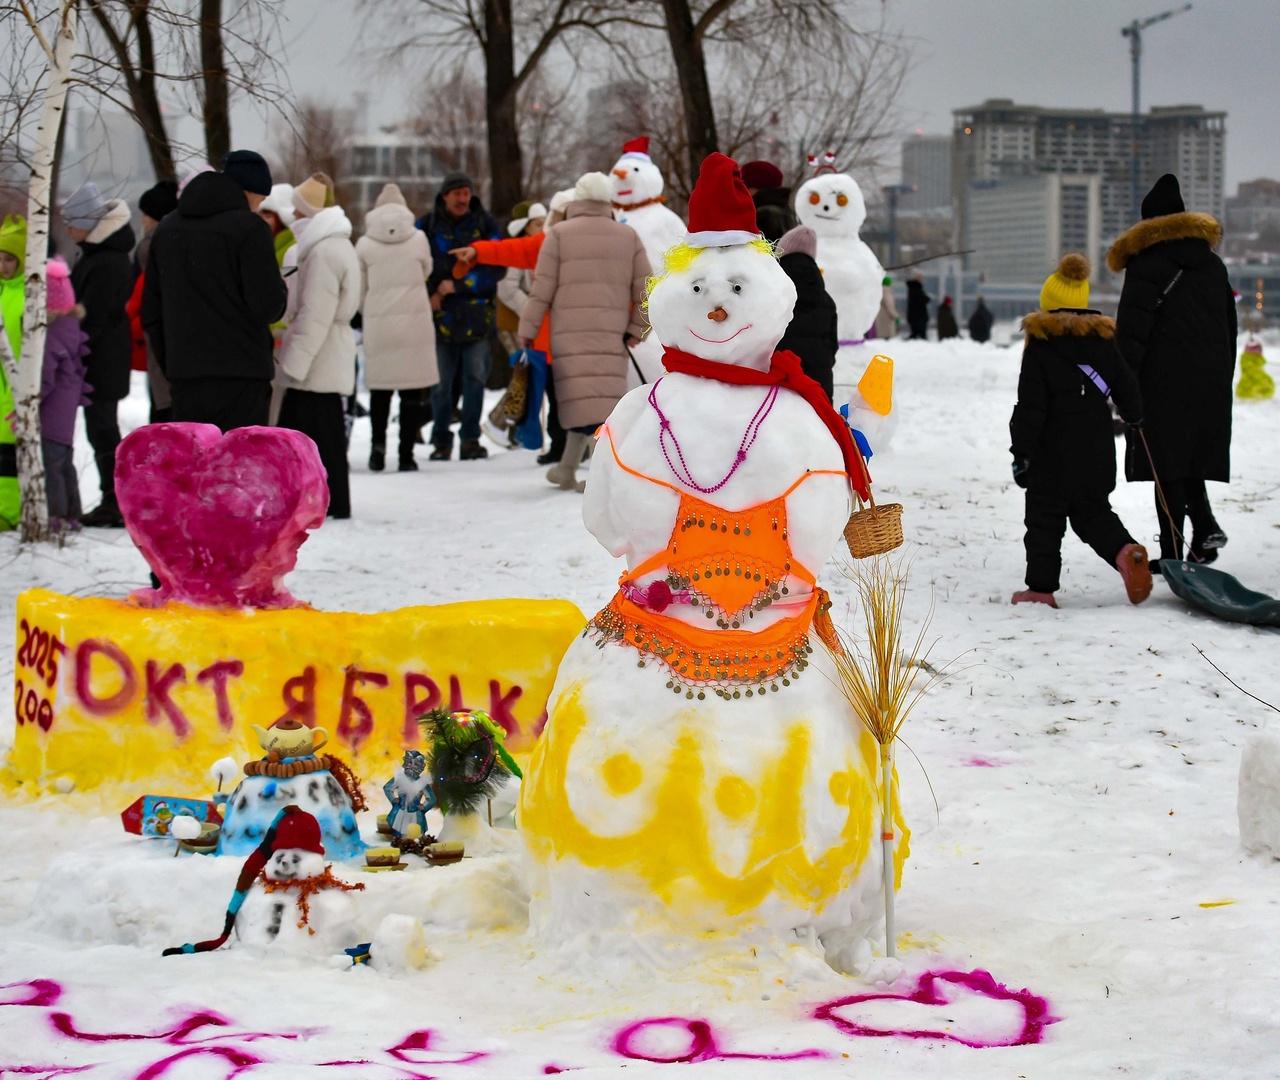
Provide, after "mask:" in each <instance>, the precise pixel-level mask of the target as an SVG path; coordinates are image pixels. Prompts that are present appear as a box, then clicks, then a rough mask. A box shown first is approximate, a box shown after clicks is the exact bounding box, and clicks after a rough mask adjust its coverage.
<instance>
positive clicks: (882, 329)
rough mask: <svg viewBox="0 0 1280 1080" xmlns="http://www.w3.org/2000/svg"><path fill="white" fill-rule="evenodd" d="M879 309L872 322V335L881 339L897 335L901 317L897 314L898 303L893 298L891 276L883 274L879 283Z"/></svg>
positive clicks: (884, 339) (885, 339)
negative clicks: (882, 278)
mask: <svg viewBox="0 0 1280 1080" xmlns="http://www.w3.org/2000/svg"><path fill="white" fill-rule="evenodd" d="M880 289H881V292H880V310H879V311H878V312H876V321H875V323H873V324H872V330H873V331H874V336H875V337H877V338H879V339H880V340H881V341H889V340H890V339H891V338H896V337H897V336H898V330H899V329H900V328H901V326H902V319H901V317H900V316H899V315H898V305H897V303H896V302H895V301H894V299H893V278H891V277H890V276H889V275H888V274H885V276H884V281H882V282H881V283H880Z"/></svg>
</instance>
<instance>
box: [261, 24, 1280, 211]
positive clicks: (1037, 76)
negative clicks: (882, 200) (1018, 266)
mask: <svg viewBox="0 0 1280 1080" xmlns="http://www.w3.org/2000/svg"><path fill="white" fill-rule="evenodd" d="M867 2H868V0H856V2H854V3H853V4H852V6H853V8H854V10H855V11H856V10H857V7H858V4H859V3H861V4H864V5H865V4H866V3H867ZM871 2H874V0H871ZM887 3H888V10H889V13H890V19H891V21H892V22H893V23H894V24H895V25H896V26H897V27H898V28H899V29H900V30H901V31H902V32H903V33H905V34H907V35H909V36H910V39H911V43H912V45H913V47H914V52H915V62H914V64H913V67H912V70H911V73H910V75H909V76H908V79H907V83H906V87H905V90H904V93H903V100H902V121H903V133H904V134H907V133H909V132H911V131H913V130H916V129H919V130H923V131H926V132H946V131H950V130H951V110H952V109H954V108H958V107H961V106H964V105H975V104H977V103H979V102H981V101H982V100H984V99H985V98H989V97H1011V98H1014V99H1015V100H1017V101H1018V102H1020V103H1026V104H1032V105H1053V106H1059V107H1082V108H1089V107H1097V108H1106V109H1117V110H1127V109H1128V108H1129V85H1130V83H1129V71H1130V67H1129V52H1128V41H1127V39H1125V38H1122V37H1121V35H1120V27H1121V25H1122V24H1124V23H1126V22H1128V21H1129V20H1131V19H1133V18H1137V17H1142V16H1146V15H1152V14H1156V13H1158V12H1160V11H1163V10H1166V9H1168V8H1171V7H1177V6H1179V3H1178V2H1177V0H887ZM516 8H517V11H518V10H519V0H516ZM284 10H285V13H286V16H287V19H288V22H287V24H286V28H285V37H286V57H285V59H284V63H285V67H286V70H287V71H288V72H289V74H290V78H291V79H292V82H293V91H294V94H295V95H298V96H302V95H308V96H312V97H319V98H325V97H328V98H332V99H337V100H343V101H346V102H347V103H350V102H351V100H352V99H353V97H354V95H355V94H356V93H357V92H358V91H359V90H361V89H366V90H369V91H370V95H371V97H370V117H371V121H372V122H373V123H375V124H377V123H382V122H386V121H389V120H394V119H397V118H399V117H400V116H401V115H402V113H403V111H404V100H405V91H406V89H407V82H408V80H407V79H401V78H399V77H396V78H388V77H387V76H386V74H385V73H379V75H378V76H375V74H374V72H373V71H372V70H371V67H370V65H369V64H368V63H367V62H366V61H363V60H362V59H361V58H360V56H359V54H358V52H356V51H355V47H353V45H352V41H353V37H354V36H355V35H353V33H352V31H353V30H355V29H356V28H357V27H358V26H359V24H360V21H361V20H360V18H359V15H358V12H357V11H355V10H354V7H353V0H285V4H284ZM1278 39H1280V0H1195V3H1194V7H1193V8H1192V10H1191V11H1189V12H1187V13H1186V14H1183V15H1178V16H1176V17H1175V18H1172V19H1169V20H1167V21H1166V22H1164V23H1160V24H1158V25H1156V26H1154V27H1152V28H1151V29H1149V30H1148V31H1147V32H1146V34H1145V35H1144V52H1143V65H1142V68H1143V81H1142V87H1143V89H1142V95H1143V106H1144V109H1145V108H1149V107H1150V106H1151V105H1173V104H1200V105H1204V106H1205V107H1206V108H1213V109H1224V110H1226V112H1227V114H1228V115H1227V177H1226V179H1227V189H1228V191H1229V192H1233V191H1234V190H1235V186H1236V184H1237V183H1238V182H1239V181H1241V180H1251V179H1253V178H1255V177H1258V176H1271V177H1280V115H1278V114H1280V48H1277V46H1278V45H1280V40H1278ZM362 41H363V43H364V44H365V45H367V44H369V39H368V35H364V36H363V39H362ZM240 133H243V135H245V136H249V135H251V134H252V135H255V136H261V135H262V127H261V122H260V121H255V120H253V119H251V118H249V117H245V118H244V119H243V120H241V121H239V123H238V125H237V135H240ZM237 141H246V142H247V141H249V140H248V139H241V138H237Z"/></svg>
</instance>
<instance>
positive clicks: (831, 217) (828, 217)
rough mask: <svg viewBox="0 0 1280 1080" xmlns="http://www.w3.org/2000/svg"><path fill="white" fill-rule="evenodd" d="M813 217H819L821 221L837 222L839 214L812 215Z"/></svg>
mask: <svg viewBox="0 0 1280 1080" xmlns="http://www.w3.org/2000/svg"><path fill="white" fill-rule="evenodd" d="M813 216H814V217H820V218H822V220H823V221H839V220H840V215H839V214H814V215H813Z"/></svg>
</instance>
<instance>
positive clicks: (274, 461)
mask: <svg viewBox="0 0 1280 1080" xmlns="http://www.w3.org/2000/svg"><path fill="white" fill-rule="evenodd" d="M116 498H117V499H118V501H119V503H120V512H121V514H122V515H123V516H124V521H125V527H126V528H127V529H128V530H129V535H130V536H131V537H132V538H133V542H134V543H135V544H136V545H137V546H138V550H139V551H141V552H142V556H143V558H145V559H146V560H147V562H148V563H149V564H150V566H151V569H152V570H153V571H154V572H155V575H156V577H157V578H159V579H160V588H159V589H141V590H139V591H138V592H136V593H134V599H135V600H137V601H139V602H140V603H142V604H145V605H148V606H156V605H159V604H162V603H164V602H165V601H168V600H177V601H180V602H182V603H187V604H196V605H199V606H201V607H233V608H243V607H250V608H273V607H276V608H278V607H292V606H295V605H296V604H297V603H298V601H296V600H294V598H293V597H292V596H291V595H290V594H289V592H288V591H287V590H286V589H285V588H284V586H283V584H282V580H283V578H284V576H285V574H287V573H288V572H289V571H290V570H292V569H293V567H294V564H295V563H296V562H297V559H298V548H300V547H301V546H302V544H303V542H304V541H305V540H306V539H307V533H308V531H309V530H311V529H314V528H317V527H319V526H320V525H321V524H323V523H324V516H325V511H326V510H327V509H328V507H329V487H328V484H327V482H326V480H325V472H324V466H323V465H321V463H320V454H319V452H318V451H317V450H316V444H315V443H313V442H312V441H311V439H310V438H308V437H307V436H306V435H303V434H302V433H301V432H299V431H291V430H288V429H286V428H268V427H248V428H238V429H236V430H234V431H230V432H228V433H227V434H226V435H223V434H222V432H220V431H219V430H218V429H217V428H216V427H214V426H213V425H212V424H149V425H148V426H147V427H143V428H139V429H138V430H137V431H134V432H131V433H130V434H129V435H128V436H127V437H126V438H125V439H124V440H123V441H122V442H121V443H120V447H119V449H118V450H117V452H116Z"/></svg>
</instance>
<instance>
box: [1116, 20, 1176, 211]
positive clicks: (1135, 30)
mask: <svg viewBox="0 0 1280 1080" xmlns="http://www.w3.org/2000/svg"><path fill="white" fill-rule="evenodd" d="M1190 10H1191V5H1190V4H1183V5H1182V7H1178V8H1170V9H1169V10H1168V11H1162V12H1160V14H1159V15H1151V16H1149V17H1148V18H1145V19H1134V20H1133V22H1131V23H1130V24H1129V25H1128V26H1122V27H1121V28H1120V33H1121V35H1123V36H1124V37H1127V38H1128V39H1129V58H1130V59H1131V60H1132V61H1133V112H1132V139H1133V150H1132V158H1131V160H1130V163H1129V177H1130V185H1131V186H1130V191H1129V203H1130V206H1129V208H1130V212H1131V215H1132V217H1131V220H1135V221H1136V220H1137V217H1138V206H1139V204H1138V196H1139V193H1138V168H1139V160H1140V158H1141V149H1142V74H1141V69H1142V31H1144V30H1145V29H1146V28H1147V27H1148V26H1154V25H1155V24H1156V23H1159V22H1164V21H1165V19H1172V18H1173V17H1174V16H1175V15H1181V14H1183V13H1184V12H1187V11H1190Z"/></svg>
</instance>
